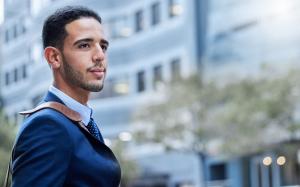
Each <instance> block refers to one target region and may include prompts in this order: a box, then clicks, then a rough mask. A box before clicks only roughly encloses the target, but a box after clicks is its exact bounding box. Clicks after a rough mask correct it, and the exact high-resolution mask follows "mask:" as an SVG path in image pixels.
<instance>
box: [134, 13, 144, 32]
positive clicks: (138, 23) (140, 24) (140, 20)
mask: <svg viewBox="0 0 300 187" xmlns="http://www.w3.org/2000/svg"><path fill="white" fill-rule="evenodd" d="M143 28H144V15H143V12H142V11H141V10H140V11H138V12H136V13H135V31H136V32H139V31H141V30H143Z"/></svg>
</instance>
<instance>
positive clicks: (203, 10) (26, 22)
mask: <svg viewBox="0 0 300 187" xmlns="http://www.w3.org/2000/svg"><path fill="white" fill-rule="evenodd" d="M65 5H85V6H88V7H90V8H92V9H94V10H95V11H97V12H98V13H99V14H100V16H101V17H102V18H103V20H104V21H103V22H104V23H103V25H104V29H105V32H106V34H107V36H108V39H109V41H110V47H109V50H108V59H109V70H108V72H109V73H108V76H107V79H106V83H105V87H104V90H103V91H102V92H101V93H94V94H93V95H92V100H91V102H90V103H89V104H90V105H91V106H92V108H94V113H93V115H94V118H96V120H97V121H98V122H100V129H103V135H104V137H105V139H106V142H107V143H108V144H109V143H110V142H111V141H112V140H113V139H116V138H120V139H121V140H123V141H129V140H130V138H131V134H130V131H131V129H130V128H131V127H130V126H129V124H130V120H131V115H132V113H133V112H134V111H135V110H137V109H138V106H140V105H141V104H146V103H150V102H152V100H153V98H155V97H156V94H157V93H158V92H159V90H160V89H161V87H163V85H164V84H165V83H167V82H169V81H171V80H172V79H175V78H178V77H186V76H188V75H189V74H191V73H195V72H196V71H198V70H199V69H200V68H201V59H202V55H203V53H204V44H205V30H206V16H207V4H206V1H198V0H110V1H105V0H101V1H99V0H82V1H75V0H68V1H57V0H6V1H5V17H6V20H5V23H4V25H3V35H2V37H1V42H2V43H3V45H4V46H5V49H4V50H3V62H2V69H1V88H2V89H1V94H2V96H3V98H4V108H5V112H6V115H7V118H8V119H10V120H11V121H13V122H14V123H16V124H19V123H20V122H21V121H22V119H21V118H20V116H19V115H18V112H19V111H22V110H25V109H29V108H32V107H34V106H35V105H36V104H37V103H39V102H40V101H41V99H42V97H43V95H44V94H45V92H46V91H47V89H48V87H49V85H50V84H51V82H52V75H51V71H50V69H49V67H48V65H47V63H46V61H45V59H44V58H43V54H42V53H43V49H42V42H41V30H42V24H43V21H44V19H45V18H46V16H47V15H49V14H50V13H51V12H53V11H54V10H55V9H56V8H58V7H62V6H65ZM137 149H141V151H139V150H137ZM132 150H134V151H136V152H138V153H136V154H133V155H135V157H136V158H135V159H137V160H139V163H140V165H141V167H143V169H142V171H143V177H142V178H141V179H140V180H138V181H136V186H140V185H144V186H145V185H146V184H147V185H151V184H149V183H147V182H146V183H145V181H150V183H151V181H152V183H153V185H155V183H156V182H155V181H157V180H155V179H160V178H164V179H166V180H165V183H164V184H165V185H166V186H170V185H172V186H184V185H190V186H201V179H202V174H201V162H199V155H197V154H170V155H169V157H168V156H166V155H165V154H164V153H163V150H161V149H154V148H153V147H146V146H144V147H143V148H136V149H135V148H133V149H132ZM153 159H154V160H156V161H155V162H156V164H154V163H153V161H152V160H153ZM178 159H179V160H184V162H182V164H180V163H177V164H174V162H176V160H178ZM158 163H160V164H158ZM187 166H188V167H187ZM167 168H169V169H167ZM170 168H172V169H170ZM189 171H190V173H189ZM182 172H184V173H185V174H184V173H182ZM166 176H167V178H166ZM158 181H159V180H158Z"/></svg>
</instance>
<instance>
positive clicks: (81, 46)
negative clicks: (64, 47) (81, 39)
mask: <svg viewBox="0 0 300 187" xmlns="http://www.w3.org/2000/svg"><path fill="white" fill-rule="evenodd" d="M89 47H90V45H89V44H88V43H81V44H79V45H78V48H79V49H84V48H89Z"/></svg>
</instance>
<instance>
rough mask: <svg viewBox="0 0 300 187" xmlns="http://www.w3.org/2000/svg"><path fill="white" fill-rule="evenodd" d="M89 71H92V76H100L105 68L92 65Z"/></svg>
mask: <svg viewBox="0 0 300 187" xmlns="http://www.w3.org/2000/svg"><path fill="white" fill-rule="evenodd" d="M89 72H90V73H92V74H93V75H94V76H96V77H98V78H101V77H103V76H104V74H105V72H106V70H105V68H100V67H94V68H91V69H89Z"/></svg>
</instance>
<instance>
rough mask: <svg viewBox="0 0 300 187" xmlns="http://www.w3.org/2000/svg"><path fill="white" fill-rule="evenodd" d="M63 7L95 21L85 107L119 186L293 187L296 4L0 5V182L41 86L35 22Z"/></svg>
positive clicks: (298, 47)
mask: <svg viewBox="0 0 300 187" xmlns="http://www.w3.org/2000/svg"><path fill="white" fill-rule="evenodd" d="M66 5H83V6H87V7H89V8H91V9H93V10H95V11H96V12H97V13H99V15H100V16H101V17H102V19H103V27H104V29H105V34H106V35H107V38H108V40H109V42H110V46H109V49H108V61H109V69H108V76H107V78H106V82H105V86H104V90H103V91H102V92H100V93H93V94H92V96H91V97H92V99H91V101H90V103H89V105H90V106H91V107H92V108H93V109H94V113H93V115H94V116H95V120H96V121H97V122H98V124H99V128H100V130H101V132H102V134H103V136H104V138H105V142H106V144H107V145H108V146H109V147H111V148H112V149H113V150H114V152H115V153H116V154H117V157H118V159H119V161H120V163H121V168H122V183H121V186H122V187H299V186H300V73H299V72H300V26H299V23H300V1H299V0H0V98H1V99H0V107H1V111H0V182H1V183H2V181H3V178H4V174H5V170H6V167H7V164H8V161H9V157H10V150H11V147H12V143H13V140H14V137H15V135H16V133H17V131H18V128H19V127H20V124H21V123H22V121H23V117H22V116H20V115H18V112H19V111H22V110H26V109H30V108H33V107H34V106H36V105H37V104H38V103H39V102H40V101H41V99H42V98H43V96H44V94H45V93H46V91H47V89H48V88H49V86H50V85H51V83H52V75H51V71H50V69H49V67H48V65H47V63H46V61H45V59H44V57H43V48H42V42H41V30H42V25H43V21H44V20H45V18H46V17H47V16H48V15H49V14H51V13H52V12H53V11H55V10H56V9H57V8H59V7H63V6H66ZM28 175H30V174H28Z"/></svg>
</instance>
